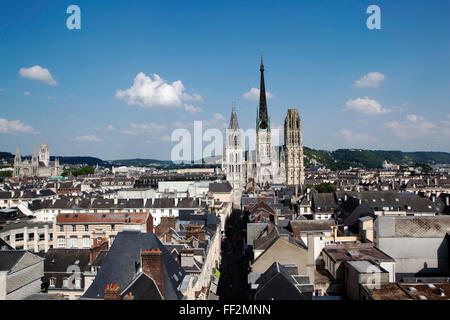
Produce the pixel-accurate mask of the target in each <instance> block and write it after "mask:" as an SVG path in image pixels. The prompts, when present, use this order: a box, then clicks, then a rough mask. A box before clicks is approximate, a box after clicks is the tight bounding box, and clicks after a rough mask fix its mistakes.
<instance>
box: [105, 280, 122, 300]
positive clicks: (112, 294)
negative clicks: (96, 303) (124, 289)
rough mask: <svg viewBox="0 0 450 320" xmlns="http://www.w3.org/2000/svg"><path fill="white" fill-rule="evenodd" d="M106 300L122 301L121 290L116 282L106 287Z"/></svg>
mask: <svg viewBox="0 0 450 320" xmlns="http://www.w3.org/2000/svg"><path fill="white" fill-rule="evenodd" d="M103 299H104V300H120V288H119V286H118V285H117V283H116V282H114V283H113V284H112V285H110V284H109V283H108V284H107V285H106V288H105V292H104V296H103Z"/></svg>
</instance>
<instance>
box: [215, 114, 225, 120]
mask: <svg viewBox="0 0 450 320" xmlns="http://www.w3.org/2000/svg"><path fill="white" fill-rule="evenodd" d="M214 119H216V120H225V117H224V116H223V115H222V114H220V113H214Z"/></svg>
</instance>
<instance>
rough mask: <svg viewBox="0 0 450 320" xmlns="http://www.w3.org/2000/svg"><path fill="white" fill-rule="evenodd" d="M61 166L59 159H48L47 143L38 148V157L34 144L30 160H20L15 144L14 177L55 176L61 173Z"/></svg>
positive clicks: (48, 149) (18, 150)
mask: <svg viewBox="0 0 450 320" xmlns="http://www.w3.org/2000/svg"><path fill="white" fill-rule="evenodd" d="M62 171H63V167H62V166H61V165H60V164H59V160H58V159H55V161H50V148H49V146H48V144H46V143H43V144H41V146H40V148H39V157H38V155H37V152H36V146H34V150H33V156H32V157H31V160H29V159H24V160H22V158H21V156H20V149H19V146H17V151H16V156H15V157H14V174H13V176H14V177H15V178H22V177H57V176H60V175H61V174H62Z"/></svg>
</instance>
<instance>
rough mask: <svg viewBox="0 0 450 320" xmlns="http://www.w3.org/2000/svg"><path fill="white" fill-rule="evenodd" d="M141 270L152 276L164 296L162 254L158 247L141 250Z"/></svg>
mask: <svg viewBox="0 0 450 320" xmlns="http://www.w3.org/2000/svg"><path fill="white" fill-rule="evenodd" d="M141 266H142V271H143V272H144V273H145V274H146V275H148V276H149V277H150V278H152V279H153V280H154V281H155V283H156V286H157V287H158V289H159V291H160V292H161V296H163V297H164V270H163V267H164V266H163V255H162V252H161V250H160V249H159V248H157V249H156V250H155V249H151V250H144V251H141Z"/></svg>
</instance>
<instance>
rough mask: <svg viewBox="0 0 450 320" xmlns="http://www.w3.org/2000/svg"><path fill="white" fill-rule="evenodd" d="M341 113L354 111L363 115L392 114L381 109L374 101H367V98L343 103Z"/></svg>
mask: <svg viewBox="0 0 450 320" xmlns="http://www.w3.org/2000/svg"><path fill="white" fill-rule="evenodd" d="M343 111H356V112H359V113H364V114H385V113H390V112H392V110H390V109H386V108H383V107H382V106H381V104H379V103H378V102H377V101H376V100H373V99H369V98H368V97H364V98H356V99H353V100H351V99H350V100H348V101H347V102H346V103H345V108H344V109H343Z"/></svg>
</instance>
